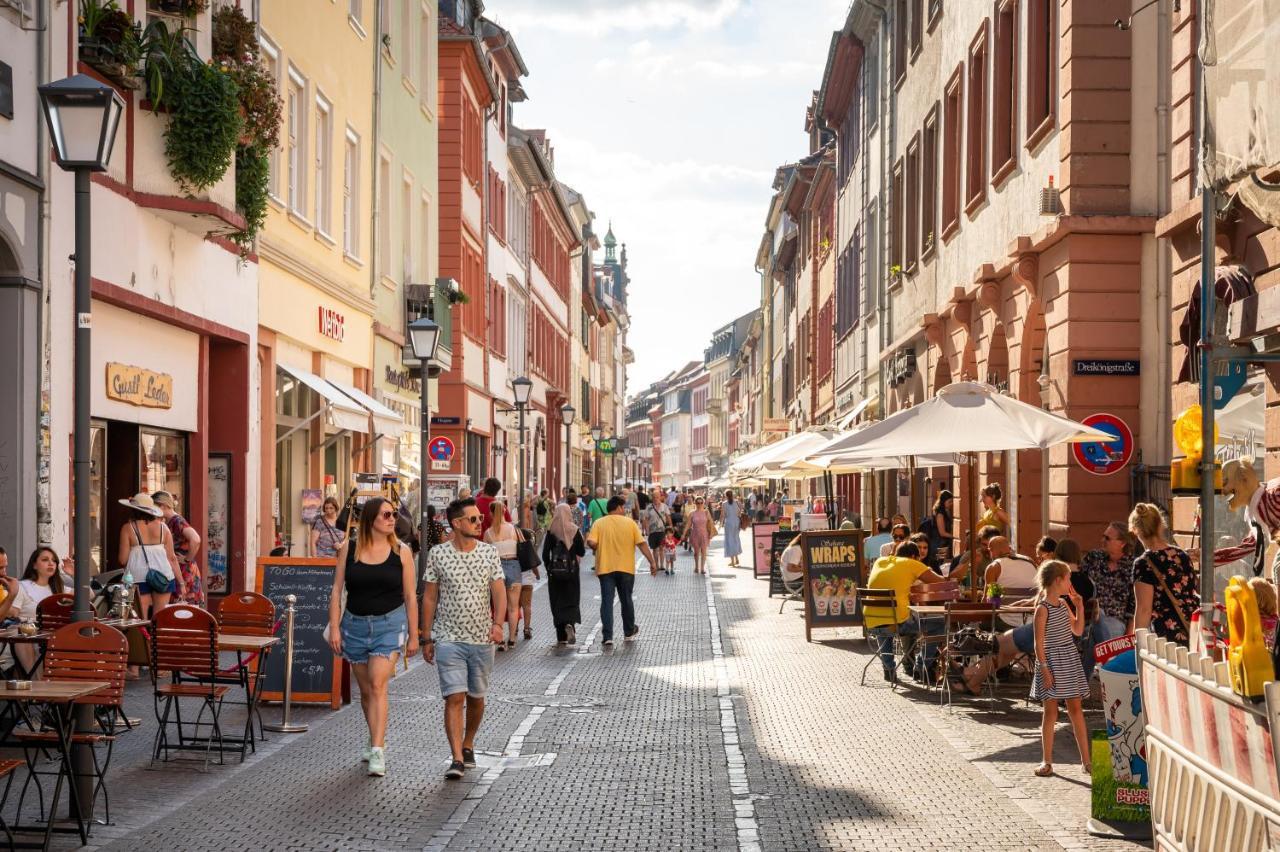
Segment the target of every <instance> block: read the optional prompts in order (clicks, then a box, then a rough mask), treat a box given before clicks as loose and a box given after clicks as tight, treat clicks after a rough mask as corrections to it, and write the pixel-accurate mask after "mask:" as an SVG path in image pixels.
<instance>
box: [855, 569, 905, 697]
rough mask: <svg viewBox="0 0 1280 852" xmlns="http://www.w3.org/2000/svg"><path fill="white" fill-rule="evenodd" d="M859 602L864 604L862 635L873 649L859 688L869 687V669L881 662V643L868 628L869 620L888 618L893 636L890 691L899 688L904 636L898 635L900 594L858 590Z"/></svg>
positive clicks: (890, 591)
mask: <svg viewBox="0 0 1280 852" xmlns="http://www.w3.org/2000/svg"><path fill="white" fill-rule="evenodd" d="M856 594H857V596H858V600H859V601H861V602H862V633H863V635H864V636H865V637H866V640H867V645H868V646H870V648H871V658H870V659H869V660H867V664H866V665H865V666H863V667H862V680H861V681H860V682H859V684H858V685H859V686H866V685H867V669H869V668H871V664H872V663H874V662H878V661H879V660H880V642H879V640H877V639H876V638H875V637H873V636H872V635H871V628H869V627H867V626H866V624H867V621H866V620H867V618H868V617H874V618H881V617H884V616H888V618H889V624H888V625H886V626H887V627H889V628H890V633H892V634H893V660H894V663H893V678H892V679H891V680H890V681H889V687H890V689H895V688H897V686H898V656H899V655H900V654H901V653H902V636H901V635H900V634H899V633H898V593H897V592H895V591H894V590H893V589H870V588H858V589H857V592H856Z"/></svg>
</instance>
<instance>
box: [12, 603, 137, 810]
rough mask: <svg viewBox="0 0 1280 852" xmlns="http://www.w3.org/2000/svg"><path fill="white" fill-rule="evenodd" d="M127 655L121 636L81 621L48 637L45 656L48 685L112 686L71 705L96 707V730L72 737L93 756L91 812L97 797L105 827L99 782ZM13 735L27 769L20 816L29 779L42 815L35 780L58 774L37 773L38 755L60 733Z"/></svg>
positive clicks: (41, 793)
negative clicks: (95, 683)
mask: <svg viewBox="0 0 1280 852" xmlns="http://www.w3.org/2000/svg"><path fill="white" fill-rule="evenodd" d="M47 600H52V598H49V599H47ZM46 602H47V601H46ZM128 654H129V643H128V642H127V641H126V640H125V638H124V634H123V633H121V632H120V631H119V630H116V629H115V628H114V627H109V626H108V625H105V624H101V623H99V622H97V621H85V622H76V623H73V624H67V625H64V626H62V627H59V628H58V629H57V630H56V631H55V632H54V634H53V635H52V636H50V637H49V644H48V650H47V651H46V652H45V657H44V673H45V674H44V679H45V680H47V681H84V680H96V681H106V682H107V683H109V684H110V686H107V687H105V688H104V689H100V690H98V691H97V692H94V693H92V694H90V695H87V696H84V697H82V698H78V699H76V701H75V703H76V704H92V705H94V706H95V713H94V716H95V718H96V719H97V722H98V727H99V730H98V731H96V732H94V731H78V732H76V733H74V734H72V735H71V743H72V745H87V746H89V751H90V754H92V755H93V778H94V785H93V799H92V800H91V801H90V803H89V813H90V814H92V813H93V809H94V805H95V804H96V802H97V800H98V796H99V794H101V796H102V800H103V805H104V809H105V816H106V821H107V822H108V823H110V822H111V798H110V796H109V795H108V793H107V788H106V786H105V784H104V783H103V779H104V778H105V776H106V774H107V768H108V767H109V766H110V765H111V754H112V751H113V750H114V748H115V741H116V737H115V734H114V733H113V724H114V720H115V717H116V715H117V714H118V713H119V712H120V710H121V708H122V705H123V704H124V673H125V669H126V667H127V666H128ZM14 736H15V738H16V739H17V740H18V741H19V742H21V743H22V746H23V750H24V752H25V753H26V763H27V770H28V775H27V780H26V782H25V783H24V784H23V785H22V793H21V794H20V795H19V796H18V812H19V813H21V812H22V800H23V799H24V798H25V797H26V794H27V787H28V785H30V784H31V782H32V781H35V782H36V790H37V792H38V793H39V796H40V802H41V811H42V812H43V810H44V805H43V803H44V791H43V789H42V788H41V786H40V782H39V780H38V776H41V775H45V776H49V775H58V774H59V772H60V771H61V769H59V770H58V771H55V772H49V771H40V770H39V769H37V764H36V755H37V753H39V752H45V753H47V752H48V750H49V749H50V748H54V747H57V745H58V735H57V734H56V733H55V732H53V731H17V732H16V733H15V734H14ZM99 746H102V747H104V748H103V751H104V752H105V754H102V755H100V754H99V748H98V747H99Z"/></svg>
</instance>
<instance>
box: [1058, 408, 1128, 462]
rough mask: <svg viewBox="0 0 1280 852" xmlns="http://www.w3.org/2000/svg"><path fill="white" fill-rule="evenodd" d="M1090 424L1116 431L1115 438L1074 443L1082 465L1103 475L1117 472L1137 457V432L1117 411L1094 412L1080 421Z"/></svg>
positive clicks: (1075, 453) (1075, 454) (1112, 431)
mask: <svg viewBox="0 0 1280 852" xmlns="http://www.w3.org/2000/svg"><path fill="white" fill-rule="evenodd" d="M1080 422H1081V423H1083V424H1084V425H1086V426H1092V427H1093V428H1094V429H1098V430H1100V431H1103V432H1106V433H1107V434H1108V435H1114V436H1115V438H1114V440H1111V441H1088V442H1086V443H1083V444H1072V445H1071V454H1072V455H1073V456H1075V459H1076V461H1077V462H1078V463H1079V464H1080V466H1081V467H1082V468H1084V469H1085V470H1087V471H1089V472H1090V473H1096V474H1098V475H1099V476H1106V475H1107V474H1111V473H1115V472H1116V471H1118V470H1120V468H1122V467H1124V466H1125V465H1127V464H1128V463H1129V460H1130V459H1131V458H1133V432H1132V430H1130V429H1129V425H1128V424H1127V423H1125V422H1124V421H1123V420H1121V419H1120V418H1119V417H1116V416H1115V415H1114V414H1090V415H1089V416H1088V417H1086V418H1085V419H1084V420H1081V421H1080Z"/></svg>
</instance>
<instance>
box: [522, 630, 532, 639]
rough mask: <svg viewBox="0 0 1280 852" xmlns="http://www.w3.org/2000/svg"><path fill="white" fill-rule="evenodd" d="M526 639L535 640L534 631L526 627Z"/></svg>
mask: <svg viewBox="0 0 1280 852" xmlns="http://www.w3.org/2000/svg"><path fill="white" fill-rule="evenodd" d="M524 638H526V639H532V638H533V630H532V628H529V627H526V628H525V629H524Z"/></svg>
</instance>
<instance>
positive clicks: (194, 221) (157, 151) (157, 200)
mask: <svg viewBox="0 0 1280 852" xmlns="http://www.w3.org/2000/svg"><path fill="white" fill-rule="evenodd" d="M148 106H149V105H148ZM132 119H133V150H132V154H133V196H134V203H135V204H137V205H138V206H139V207H145V208H148V209H150V210H151V211H152V212H153V213H155V214H156V215H157V216H159V217H160V218H162V219H167V220H168V221H170V222H172V223H173V224H175V225H177V226H178V227H180V228H185V229H186V230H189V231H192V232H193V233H196V234H199V235H201V236H204V235H206V234H209V233H229V232H232V231H240V230H243V229H244V227H245V220H244V217H243V216H241V215H240V214H239V213H238V212H236V167H235V163H232V164H231V166H230V167H229V168H228V169H227V173H226V174H224V175H223V176H222V178H221V180H219V181H218V182H217V183H215V184H213V185H212V186H210V187H208V188H206V189H204V190H200V191H197V192H195V193H189V192H187V191H186V190H185V189H183V187H181V186H180V185H179V184H178V181H177V180H176V179H175V178H174V177H173V175H172V174H171V173H170V172H169V164H168V161H167V160H166V157H165V151H164V130H165V117H164V115H163V114H157V113H154V112H152V111H151V110H150V109H144V108H143V107H142V106H140V105H135V106H134V107H133V115H132Z"/></svg>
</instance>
